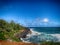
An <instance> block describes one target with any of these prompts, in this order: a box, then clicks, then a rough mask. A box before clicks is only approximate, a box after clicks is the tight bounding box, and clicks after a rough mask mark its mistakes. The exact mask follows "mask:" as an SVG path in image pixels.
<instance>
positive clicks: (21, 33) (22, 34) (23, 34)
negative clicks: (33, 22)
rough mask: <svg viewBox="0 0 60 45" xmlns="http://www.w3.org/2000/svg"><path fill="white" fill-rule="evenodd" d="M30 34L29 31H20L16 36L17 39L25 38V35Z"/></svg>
mask: <svg viewBox="0 0 60 45" xmlns="http://www.w3.org/2000/svg"><path fill="white" fill-rule="evenodd" d="M28 33H31V31H30V29H25V30H21V31H20V33H18V34H16V37H18V38H26V35H27V34H28Z"/></svg>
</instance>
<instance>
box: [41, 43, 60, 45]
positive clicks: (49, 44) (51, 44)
mask: <svg viewBox="0 0 60 45" xmlns="http://www.w3.org/2000/svg"><path fill="white" fill-rule="evenodd" d="M41 45H60V42H42V43H41Z"/></svg>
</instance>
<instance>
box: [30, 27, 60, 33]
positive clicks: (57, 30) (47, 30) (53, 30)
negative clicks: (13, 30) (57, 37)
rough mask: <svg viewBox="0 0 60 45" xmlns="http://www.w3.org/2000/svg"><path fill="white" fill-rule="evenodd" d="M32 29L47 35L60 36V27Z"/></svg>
mask: <svg viewBox="0 0 60 45" xmlns="http://www.w3.org/2000/svg"><path fill="white" fill-rule="evenodd" d="M30 29H33V30H35V31H37V32H43V33H47V34H60V27H30Z"/></svg>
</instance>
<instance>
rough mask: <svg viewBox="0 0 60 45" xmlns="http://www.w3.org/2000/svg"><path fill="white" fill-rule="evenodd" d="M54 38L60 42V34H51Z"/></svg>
mask: <svg viewBox="0 0 60 45" xmlns="http://www.w3.org/2000/svg"><path fill="white" fill-rule="evenodd" d="M50 35H52V36H55V37H56V38H58V41H59V42H60V34H50Z"/></svg>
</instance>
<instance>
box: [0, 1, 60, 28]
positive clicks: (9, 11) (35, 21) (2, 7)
mask: <svg viewBox="0 0 60 45" xmlns="http://www.w3.org/2000/svg"><path fill="white" fill-rule="evenodd" d="M0 19H4V20H6V21H8V22H10V21H11V20H13V21H15V22H16V23H19V24H20V25H23V26H26V27H45V26H46V27H55V26H56V27H57V26H60V0H0Z"/></svg>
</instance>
